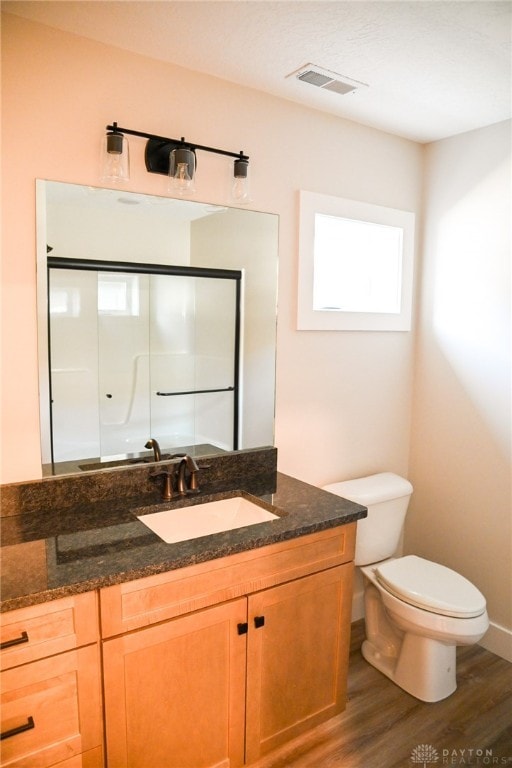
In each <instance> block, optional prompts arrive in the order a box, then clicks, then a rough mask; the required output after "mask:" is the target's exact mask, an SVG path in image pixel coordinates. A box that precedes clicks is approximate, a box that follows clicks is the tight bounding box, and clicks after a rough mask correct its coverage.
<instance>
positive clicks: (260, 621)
mask: <svg viewBox="0 0 512 768" xmlns="http://www.w3.org/2000/svg"><path fill="white" fill-rule="evenodd" d="M264 624H265V617H264V616H255V617H254V626H255V627H256V629H259V628H260V627H263V626H264Z"/></svg>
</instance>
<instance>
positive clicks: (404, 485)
mask: <svg viewBox="0 0 512 768" xmlns="http://www.w3.org/2000/svg"><path fill="white" fill-rule="evenodd" d="M323 489H324V491H330V493H335V494H336V495H337V496H343V497H344V498H345V499H348V500H349V501H355V502H356V503H357V504H362V505H363V506H365V507H368V506H369V505H370V504H378V503H379V502H382V501H389V500H390V499H400V498H402V496H410V495H411V493H412V485H411V483H410V482H409V481H408V480H406V479H405V478H404V477H400V475H395V474H393V472H380V473H379V474H377V475H368V477H359V478H357V479H356V480H344V481H342V482H340V483H331V484H330V485H324V487H323Z"/></svg>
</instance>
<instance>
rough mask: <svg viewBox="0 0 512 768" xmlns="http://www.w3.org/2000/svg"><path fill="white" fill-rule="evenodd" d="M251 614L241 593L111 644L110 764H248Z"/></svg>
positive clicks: (149, 767)
mask: <svg viewBox="0 0 512 768" xmlns="http://www.w3.org/2000/svg"><path fill="white" fill-rule="evenodd" d="M246 617H247V600H246V598H240V599H238V600H234V601H233V602H229V603H224V604H221V605H218V606H215V607H213V608H209V609H207V610H204V611H198V612H197V613H193V614H189V615H187V616H183V617H181V618H177V619H173V620H171V621H167V622H165V623H163V624H158V625H155V626H153V627H149V628H147V629H143V630H140V631H138V632H132V633H129V634H126V635H123V636H121V637H118V638H114V639H112V640H106V641H105V642H104V644H103V652H104V673H105V713H106V733H107V759H108V765H109V766H113V768H156V766H166V768H214V766H215V768H224V766H226V767H227V766H230V767H231V768H236V766H240V765H242V764H243V761H244V718H245V663H246V639H247V635H246V634H239V628H238V624H239V623H240V624H243V623H244V622H245V621H246Z"/></svg>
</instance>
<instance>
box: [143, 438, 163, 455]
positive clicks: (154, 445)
mask: <svg viewBox="0 0 512 768" xmlns="http://www.w3.org/2000/svg"><path fill="white" fill-rule="evenodd" d="M144 448H148V449H150V448H152V449H153V454H154V458H155V461H161V460H162V454H161V452H160V446H159V445H158V441H157V440H155V439H154V438H153V437H151V438H150V439H149V440H148V441H147V443H146V445H145V446H144Z"/></svg>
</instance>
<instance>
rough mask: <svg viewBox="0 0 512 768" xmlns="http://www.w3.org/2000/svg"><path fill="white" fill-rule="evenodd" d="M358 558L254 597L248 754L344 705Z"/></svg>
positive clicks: (251, 603) (249, 650)
mask: <svg viewBox="0 0 512 768" xmlns="http://www.w3.org/2000/svg"><path fill="white" fill-rule="evenodd" d="M352 572H353V564H352V563H347V564H346V565H341V566H338V567H336V568H331V569H329V570H327V571H322V572H321V573H317V574H314V575H312V576H306V577H305V578H303V579H298V580H297V581H292V582H289V583H288V584H283V585H281V586H278V587H274V588H272V589H268V590H265V591H263V592H259V593H256V594H255V595H252V596H251V597H250V598H249V614H248V615H249V633H248V646H247V654H248V656H247V747H246V749H247V753H246V760H247V762H253V761H254V760H257V759H258V758H259V757H260V756H261V755H263V754H265V753H266V752H269V751H270V750H272V749H274V748H275V747H277V746H278V745H280V744H282V743H284V742H285V741H288V740H289V739H292V738H294V737H295V736H297V735H298V734H299V733H302V732H303V731H306V730H308V729H310V728H312V727H314V726H315V725H317V724H318V723H320V722H323V721H324V720H327V719H328V718H330V717H332V716H333V715H335V714H337V713H339V712H341V711H342V710H343V709H344V708H345V696H346V679H347V668H348V651H349V642H350V607H351V595H352Z"/></svg>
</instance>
